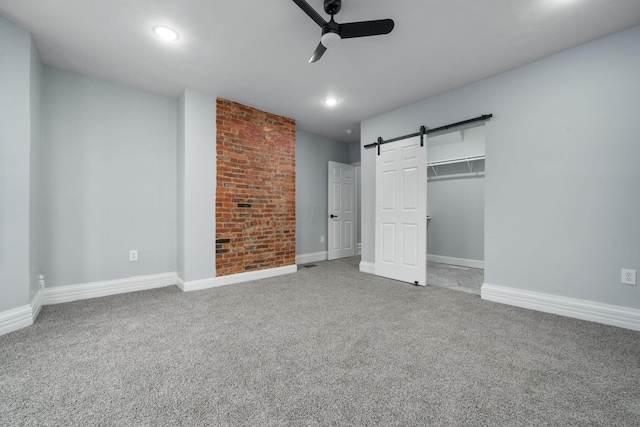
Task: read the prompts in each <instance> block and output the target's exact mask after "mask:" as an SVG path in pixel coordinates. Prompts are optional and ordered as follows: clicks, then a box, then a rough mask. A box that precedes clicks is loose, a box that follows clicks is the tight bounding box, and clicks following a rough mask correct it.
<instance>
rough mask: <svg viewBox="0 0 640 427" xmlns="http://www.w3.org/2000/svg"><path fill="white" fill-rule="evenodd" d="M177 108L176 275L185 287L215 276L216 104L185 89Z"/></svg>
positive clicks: (207, 97)
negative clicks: (184, 283) (190, 282)
mask: <svg viewBox="0 0 640 427" xmlns="http://www.w3.org/2000/svg"><path fill="white" fill-rule="evenodd" d="M178 104H179V106H178V111H179V118H178V247H179V249H178V276H179V277H180V278H181V279H182V280H184V281H185V282H188V281H193V280H201V279H209V278H212V277H215V272H216V268H215V261H216V249H215V234H216V230H215V222H216V221H215V218H216V212H215V200H216V193H215V190H216V99H215V97H213V96H211V95H207V94H205V93H202V92H198V91H196V90H193V89H185V90H184V91H183V92H182V94H181V95H180V98H179V100H178Z"/></svg>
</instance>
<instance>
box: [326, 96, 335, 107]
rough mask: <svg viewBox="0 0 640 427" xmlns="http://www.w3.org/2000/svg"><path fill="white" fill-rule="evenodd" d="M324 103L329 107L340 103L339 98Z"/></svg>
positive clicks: (328, 99) (329, 99)
mask: <svg viewBox="0 0 640 427" xmlns="http://www.w3.org/2000/svg"><path fill="white" fill-rule="evenodd" d="M324 103H325V104H327V105H328V106H329V107H333V106H334V105H336V104H337V103H338V98H325V99H324Z"/></svg>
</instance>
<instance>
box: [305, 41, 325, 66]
mask: <svg viewBox="0 0 640 427" xmlns="http://www.w3.org/2000/svg"><path fill="white" fill-rule="evenodd" d="M326 50H327V48H326V47H324V45H323V44H322V43H320V44H318V47H317V48H316V51H315V52H313V55H311V59H309V64H311V63H314V62H316V61H317V60H318V59H320V58H322V55H323V54H324V52H325V51H326Z"/></svg>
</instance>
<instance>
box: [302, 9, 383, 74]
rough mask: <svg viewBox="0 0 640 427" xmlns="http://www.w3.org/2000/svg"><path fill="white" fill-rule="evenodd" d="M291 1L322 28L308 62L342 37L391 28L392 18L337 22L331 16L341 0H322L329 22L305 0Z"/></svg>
mask: <svg viewBox="0 0 640 427" xmlns="http://www.w3.org/2000/svg"><path fill="white" fill-rule="evenodd" d="M293 1H294V3H295V4H297V5H298V6H299V7H300V9H302V10H303V11H304V12H305V13H306V14H307V15H309V17H310V18H311V19H313V20H314V21H315V22H316V24H318V25H319V26H320V27H321V28H322V37H320V44H318V47H317V48H316V50H315V52H313V55H311V59H309V62H310V63H312V62H316V61H317V60H319V59H320V58H321V57H322V54H324V52H325V51H326V50H327V49H331V48H334V47H336V46H338V44H339V43H340V40H342V39H352V38H355V37H367V36H377V35H381V34H389V33H390V32H391V30H393V25H394V24H393V20H392V19H378V20H376V21H362V22H349V23H347V24H338V23H337V22H336V21H334V20H333V16H334V15H336V14H337V13H338V12H340V8H341V7H342V0H324V11H325V12H326V13H327V14H328V15H331V20H329V22H327V21H325V20H324V19H323V18H322V16H320V14H319V13H318V12H316V11H315V10H314V9H313V8H312V7H311V6H309V3H307V2H306V1H305V0H293Z"/></svg>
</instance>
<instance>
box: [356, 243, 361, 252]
mask: <svg viewBox="0 0 640 427" xmlns="http://www.w3.org/2000/svg"><path fill="white" fill-rule="evenodd" d="M356 255H362V243H356Z"/></svg>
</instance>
